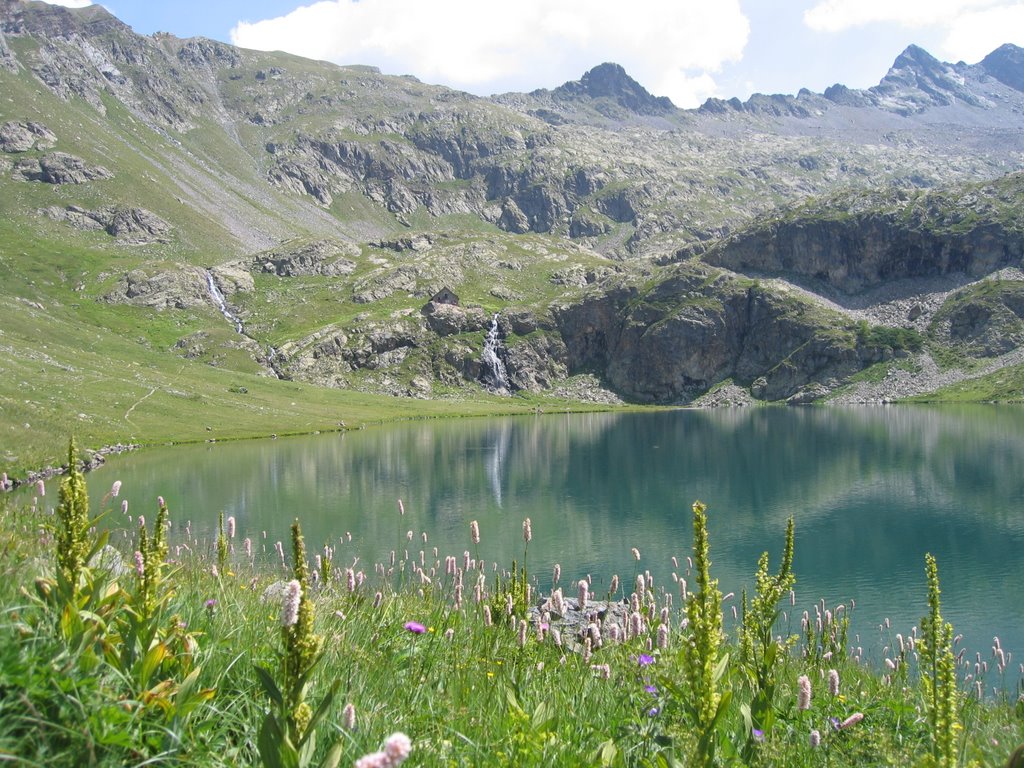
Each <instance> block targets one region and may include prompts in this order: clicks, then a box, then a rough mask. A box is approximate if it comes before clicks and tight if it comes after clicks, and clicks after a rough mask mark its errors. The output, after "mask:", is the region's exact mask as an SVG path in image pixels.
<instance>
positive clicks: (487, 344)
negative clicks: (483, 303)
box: [482, 313, 511, 394]
mask: <svg viewBox="0 0 1024 768" xmlns="http://www.w3.org/2000/svg"><path fill="white" fill-rule="evenodd" d="M500 346H501V340H500V339H499V338H498V314H497V313H495V315H494V317H493V318H492V319H491V330H489V331H488V332H487V338H485V339H484V351H483V355H482V358H483V363H484V366H485V368H486V370H485V371H484V375H483V382H484V386H486V387H487V388H488V389H489V390H491V391H492V392H499V393H504V394H509V393H510V392H511V390H510V389H509V386H508V371H506V370H505V363H504V362H502V359H501V357H499V356H498V348H499V347H500Z"/></svg>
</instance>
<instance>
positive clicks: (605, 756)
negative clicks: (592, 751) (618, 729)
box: [597, 739, 619, 768]
mask: <svg viewBox="0 0 1024 768" xmlns="http://www.w3.org/2000/svg"><path fill="white" fill-rule="evenodd" d="M618 754H619V748H618V747H616V746H615V742H614V741H612V740H611V739H608V741H606V742H603V743H602V744H601V745H600V746H599V747H598V749H597V755H598V760H599V761H600V763H601V766H602V768H608V766H610V765H612V764H613V763H614V762H615V758H616V757H617V756H618Z"/></svg>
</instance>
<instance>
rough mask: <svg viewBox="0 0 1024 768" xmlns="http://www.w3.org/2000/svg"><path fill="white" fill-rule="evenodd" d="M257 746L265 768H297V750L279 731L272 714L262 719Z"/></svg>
mask: <svg viewBox="0 0 1024 768" xmlns="http://www.w3.org/2000/svg"><path fill="white" fill-rule="evenodd" d="M257 746H258V747H259V750H260V757H261V758H262V759H263V764H264V765H265V766H267V768H299V753H298V750H296V749H295V746H294V745H293V744H292V743H291V741H290V740H289V739H288V736H287V735H286V734H285V732H284V731H283V730H281V724H280V723H279V722H278V720H277V716H276V715H275V714H274V713H273V712H271V713H270V714H268V715H267V716H266V717H265V718H263V726H262V727H261V728H260V733H259V737H258V738H257Z"/></svg>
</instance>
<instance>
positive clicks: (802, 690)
mask: <svg viewBox="0 0 1024 768" xmlns="http://www.w3.org/2000/svg"><path fill="white" fill-rule="evenodd" d="M796 685H797V696H796V708H797V709H800V710H805V709H810V708H811V679H810V678H809V677H807V675H800V677H799V678H798V679H797V681H796Z"/></svg>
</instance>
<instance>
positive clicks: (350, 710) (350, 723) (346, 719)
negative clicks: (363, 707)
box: [341, 703, 356, 731]
mask: <svg viewBox="0 0 1024 768" xmlns="http://www.w3.org/2000/svg"><path fill="white" fill-rule="evenodd" d="M341 726H342V728H344V729H345V730H346V731H354V730H355V729H356V708H355V706H353V705H352V704H351V703H349V704H346V705H345V708H344V709H343V710H341Z"/></svg>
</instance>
